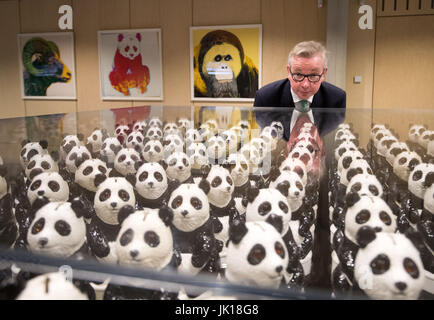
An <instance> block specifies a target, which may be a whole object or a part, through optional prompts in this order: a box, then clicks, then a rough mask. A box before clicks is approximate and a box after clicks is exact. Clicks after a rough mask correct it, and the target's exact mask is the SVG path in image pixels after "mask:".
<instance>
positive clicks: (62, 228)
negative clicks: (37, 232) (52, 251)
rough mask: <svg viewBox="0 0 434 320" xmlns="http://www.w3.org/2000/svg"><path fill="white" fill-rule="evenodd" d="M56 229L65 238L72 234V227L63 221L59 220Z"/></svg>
mask: <svg viewBox="0 0 434 320" xmlns="http://www.w3.org/2000/svg"><path fill="white" fill-rule="evenodd" d="M54 229H56V231H57V232H58V233H59V234H60V235H61V236H63V237H66V236H68V235H69V234H70V233H71V226H70V225H69V224H68V223H67V222H66V221H63V220H59V221H57V222H56V224H55V225H54Z"/></svg>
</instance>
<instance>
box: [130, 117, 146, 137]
mask: <svg viewBox="0 0 434 320" xmlns="http://www.w3.org/2000/svg"><path fill="white" fill-rule="evenodd" d="M147 125H148V124H147V122H146V120H142V121H136V122H134V124H133V131H138V132H140V133H141V134H144V133H145V130H146V127H147Z"/></svg>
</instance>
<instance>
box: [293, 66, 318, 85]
mask: <svg viewBox="0 0 434 320" xmlns="http://www.w3.org/2000/svg"><path fill="white" fill-rule="evenodd" d="M289 73H290V74H291V77H292V79H293V80H294V81H296V82H302V81H303V80H304V78H307V80H309V82H318V81H320V80H321V77H322V75H323V74H324V69H323V70H322V73H321V74H302V73H292V72H291V66H290V67H289Z"/></svg>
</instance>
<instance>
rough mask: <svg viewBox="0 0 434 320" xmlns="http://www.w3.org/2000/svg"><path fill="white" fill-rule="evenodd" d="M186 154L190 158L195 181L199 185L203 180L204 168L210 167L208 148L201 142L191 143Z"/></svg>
mask: <svg viewBox="0 0 434 320" xmlns="http://www.w3.org/2000/svg"><path fill="white" fill-rule="evenodd" d="M186 153H187V155H188V156H189V158H190V164H191V174H192V176H193V180H194V181H195V182H197V183H198V181H199V182H200V180H201V179H202V178H203V170H202V169H203V167H204V166H207V165H208V156H207V153H206V146H205V144H203V143H200V142H191V143H190V144H189V145H188V146H187V149H186Z"/></svg>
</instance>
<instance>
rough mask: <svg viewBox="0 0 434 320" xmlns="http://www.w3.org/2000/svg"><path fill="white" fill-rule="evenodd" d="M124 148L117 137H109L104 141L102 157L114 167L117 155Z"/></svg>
mask: <svg viewBox="0 0 434 320" xmlns="http://www.w3.org/2000/svg"><path fill="white" fill-rule="evenodd" d="M121 150H122V145H121V143H120V142H119V140H118V139H117V138H114V137H108V138H106V139H104V142H103V144H102V146H101V150H100V151H99V153H100V156H99V157H98V158H100V159H101V160H103V161H104V162H105V163H106V165H107V167H108V168H113V166H114V162H115V158H116V155H117V154H118V152H119V151H121Z"/></svg>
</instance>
